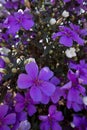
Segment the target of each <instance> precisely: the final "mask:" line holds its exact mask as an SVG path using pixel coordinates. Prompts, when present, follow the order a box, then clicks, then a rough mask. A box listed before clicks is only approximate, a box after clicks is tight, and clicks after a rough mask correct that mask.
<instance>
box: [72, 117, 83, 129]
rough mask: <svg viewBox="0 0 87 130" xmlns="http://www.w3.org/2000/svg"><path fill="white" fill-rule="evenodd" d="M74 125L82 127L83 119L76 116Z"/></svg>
mask: <svg viewBox="0 0 87 130" xmlns="http://www.w3.org/2000/svg"><path fill="white" fill-rule="evenodd" d="M73 123H74V124H75V126H77V127H78V126H80V124H81V117H79V116H74V118H73Z"/></svg>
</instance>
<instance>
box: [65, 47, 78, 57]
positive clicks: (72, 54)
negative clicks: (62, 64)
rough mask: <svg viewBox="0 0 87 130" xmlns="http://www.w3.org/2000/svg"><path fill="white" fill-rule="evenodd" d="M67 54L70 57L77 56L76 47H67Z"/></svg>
mask: <svg viewBox="0 0 87 130" xmlns="http://www.w3.org/2000/svg"><path fill="white" fill-rule="evenodd" d="M65 54H66V56H67V57H68V58H72V57H75V56H76V50H75V48H74V47H71V48H70V49H67V50H66V51H65Z"/></svg>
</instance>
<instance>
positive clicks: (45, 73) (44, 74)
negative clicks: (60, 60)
mask: <svg viewBox="0 0 87 130" xmlns="http://www.w3.org/2000/svg"><path fill="white" fill-rule="evenodd" d="M52 76H53V72H52V71H51V70H50V69H49V68H48V67H44V68H42V69H41V71H40V73H39V79H41V80H46V81H47V80H49V79H50V78H52Z"/></svg>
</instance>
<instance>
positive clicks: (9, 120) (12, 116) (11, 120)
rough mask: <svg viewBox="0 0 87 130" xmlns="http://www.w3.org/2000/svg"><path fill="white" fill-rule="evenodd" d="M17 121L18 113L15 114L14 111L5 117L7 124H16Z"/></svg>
mask: <svg viewBox="0 0 87 130" xmlns="http://www.w3.org/2000/svg"><path fill="white" fill-rule="evenodd" d="M15 121H16V114H14V113H11V114H8V115H7V116H6V117H5V118H4V122H5V124H7V125H11V124H14V123H15Z"/></svg>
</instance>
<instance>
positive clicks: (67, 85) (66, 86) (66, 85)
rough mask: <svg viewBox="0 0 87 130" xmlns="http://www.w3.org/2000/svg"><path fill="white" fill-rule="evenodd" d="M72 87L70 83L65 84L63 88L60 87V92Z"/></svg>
mask: <svg viewBox="0 0 87 130" xmlns="http://www.w3.org/2000/svg"><path fill="white" fill-rule="evenodd" d="M71 87H72V82H71V81H70V82H68V83H66V84H65V85H64V86H63V87H61V89H62V90H69V89H70V88H71Z"/></svg>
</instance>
